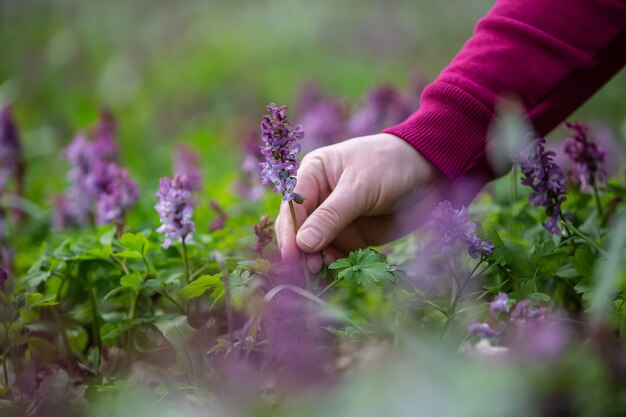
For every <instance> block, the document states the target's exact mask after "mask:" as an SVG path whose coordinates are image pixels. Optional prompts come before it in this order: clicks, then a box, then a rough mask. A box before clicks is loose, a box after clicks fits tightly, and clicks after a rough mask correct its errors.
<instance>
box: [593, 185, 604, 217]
mask: <svg viewBox="0 0 626 417" xmlns="http://www.w3.org/2000/svg"><path fill="white" fill-rule="evenodd" d="M593 196H594V199H595V200H596V207H597V208H598V216H599V217H600V219H602V217H603V216H604V213H603V210H602V202H601V201H600V193H599V192H598V187H597V186H596V185H595V184H594V185H593Z"/></svg>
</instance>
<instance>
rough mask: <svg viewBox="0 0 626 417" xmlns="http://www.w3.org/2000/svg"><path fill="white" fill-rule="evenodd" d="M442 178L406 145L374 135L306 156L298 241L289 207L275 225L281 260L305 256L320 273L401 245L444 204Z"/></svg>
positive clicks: (301, 177) (284, 207)
mask: <svg viewBox="0 0 626 417" xmlns="http://www.w3.org/2000/svg"><path fill="white" fill-rule="evenodd" d="M440 179H441V177H440V174H438V172H437V170H436V169H435V168H434V167H433V166H432V165H431V164H430V162H428V161H427V160H426V159H425V158H424V157H423V156H422V155H420V154H419V153H418V152H417V151H416V150H415V149H414V148H413V147H412V146H411V145H409V144H408V143H407V142H405V141H404V140H402V139H400V138H398V137H396V136H393V135H390V134H384V133H383V134H377V135H372V136H363V137H358V138H354V139H350V140H347V141H344V142H341V143H338V144H336V145H331V146H326V147H324V148H320V149H317V150H315V151H313V152H311V153H309V154H307V155H306V156H305V158H304V160H303V161H302V164H301V166H300V169H299V171H298V184H297V185H296V188H295V192H296V193H298V194H300V195H301V196H303V197H304V203H303V204H296V205H295V209H296V215H297V218H298V221H299V223H300V224H301V227H300V230H299V232H298V234H297V236H296V234H295V233H294V227H293V222H292V219H291V214H290V209H289V205H288V203H287V202H283V203H282V205H281V209H280V214H279V216H278V218H277V219H276V238H277V240H278V246H279V248H280V251H281V254H282V257H283V260H284V261H286V262H288V263H295V262H297V261H298V259H299V256H300V251H303V252H304V253H306V254H307V256H306V258H307V264H308V266H309V269H310V270H311V271H312V272H318V271H319V270H320V269H321V268H322V264H323V263H324V262H326V263H330V262H333V261H334V260H335V259H337V258H340V257H343V256H346V255H347V254H348V252H350V251H352V250H355V249H357V248H362V247H365V246H369V245H378V244H382V243H386V242H389V241H390V240H392V239H394V238H398V237H400V236H402V235H404V234H406V233H408V232H410V231H412V230H414V229H415V228H417V227H418V226H419V225H420V223H421V222H422V220H421V219H424V218H427V217H429V216H430V212H431V210H432V208H433V207H434V206H435V205H436V204H437V202H438V201H439V199H438V197H437V192H436V189H437V187H433V185H434V184H435V183H436V182H437V181H438V180H440Z"/></svg>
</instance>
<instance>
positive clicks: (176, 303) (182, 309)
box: [160, 288, 186, 314]
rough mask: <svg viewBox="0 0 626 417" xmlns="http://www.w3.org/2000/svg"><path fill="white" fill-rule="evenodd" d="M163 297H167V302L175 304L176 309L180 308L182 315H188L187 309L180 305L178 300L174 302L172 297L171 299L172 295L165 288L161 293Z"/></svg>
mask: <svg viewBox="0 0 626 417" xmlns="http://www.w3.org/2000/svg"><path fill="white" fill-rule="evenodd" d="M160 294H161V295H162V296H163V297H165V299H166V300H169V301H170V302H171V303H172V304H174V305H175V306H176V308H178V310H180V312H181V313H182V314H186V312H185V309H184V308H183V307H182V306H181V305H180V304H178V302H177V301H176V300H174V299H173V298H172V297H170V295H169V294H168V293H167V290H166V289H165V288H163V292H162V293H160Z"/></svg>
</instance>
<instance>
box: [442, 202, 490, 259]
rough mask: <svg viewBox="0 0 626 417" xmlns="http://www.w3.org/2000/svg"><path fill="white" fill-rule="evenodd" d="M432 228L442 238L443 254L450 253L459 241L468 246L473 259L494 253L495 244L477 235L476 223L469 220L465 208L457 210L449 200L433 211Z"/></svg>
mask: <svg viewBox="0 0 626 417" xmlns="http://www.w3.org/2000/svg"><path fill="white" fill-rule="evenodd" d="M430 227H431V228H432V230H433V231H434V232H435V234H436V235H437V236H438V237H440V239H441V241H440V243H441V250H442V251H443V252H446V251H448V250H449V249H450V248H451V247H452V245H454V244H455V243H456V242H457V241H460V242H462V243H463V244H464V245H466V246H467V251H468V253H469V255H470V256H471V257H472V258H477V257H478V256H479V255H484V256H489V255H491V253H492V252H493V248H494V245H493V243H491V242H489V241H486V240H483V239H481V238H480V237H478V236H477V235H476V223H473V222H470V221H469V220H468V218H467V211H466V209H465V207H462V208H461V210H455V209H454V208H453V207H452V203H451V202H450V201H448V200H445V201H442V202H440V203H439V205H438V206H437V207H436V208H435V209H434V210H433V214H432V220H431V222H430Z"/></svg>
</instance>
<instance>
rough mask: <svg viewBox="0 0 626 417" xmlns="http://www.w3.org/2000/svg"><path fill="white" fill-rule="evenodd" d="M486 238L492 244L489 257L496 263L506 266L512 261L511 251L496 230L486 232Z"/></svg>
mask: <svg viewBox="0 0 626 417" xmlns="http://www.w3.org/2000/svg"><path fill="white" fill-rule="evenodd" d="M487 240H489V241H490V242H491V243H493V245H494V247H493V252H492V254H491V258H492V259H493V260H494V262H495V263H496V264H497V265H500V266H506V265H508V264H510V263H511V262H512V260H513V257H514V255H513V252H512V251H511V250H510V249H509V248H508V246H507V245H506V244H505V243H504V241H503V240H502V238H501V237H500V235H499V234H498V233H497V232H495V231H491V232H489V233H487Z"/></svg>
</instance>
